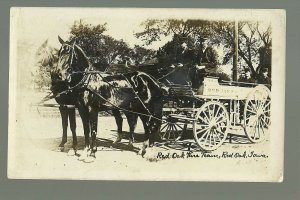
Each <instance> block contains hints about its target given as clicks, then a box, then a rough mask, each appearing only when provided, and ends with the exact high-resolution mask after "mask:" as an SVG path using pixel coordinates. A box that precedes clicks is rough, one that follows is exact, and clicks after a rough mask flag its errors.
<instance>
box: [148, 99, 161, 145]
mask: <svg viewBox="0 0 300 200" xmlns="http://www.w3.org/2000/svg"><path fill="white" fill-rule="evenodd" d="M162 108H163V104H162V103H155V104H153V107H152V109H151V110H152V113H153V115H154V118H151V119H150V121H149V128H150V136H149V147H152V146H154V142H155V141H156V140H159V136H158V134H159V130H160V127H161V123H162V121H161V120H159V119H162Z"/></svg>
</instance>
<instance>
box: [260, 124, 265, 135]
mask: <svg viewBox="0 0 300 200" xmlns="http://www.w3.org/2000/svg"><path fill="white" fill-rule="evenodd" d="M259 124H260V127H261V130H262V133H263V134H264V135H265V128H264V127H263V124H262V122H261V121H260V122H259Z"/></svg>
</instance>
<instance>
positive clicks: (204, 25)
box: [135, 19, 212, 62]
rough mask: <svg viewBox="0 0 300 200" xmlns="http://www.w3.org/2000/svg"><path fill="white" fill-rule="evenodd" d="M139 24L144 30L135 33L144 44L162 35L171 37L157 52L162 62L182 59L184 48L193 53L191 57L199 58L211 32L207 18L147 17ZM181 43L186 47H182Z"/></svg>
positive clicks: (159, 38)
mask: <svg viewBox="0 0 300 200" xmlns="http://www.w3.org/2000/svg"><path fill="white" fill-rule="evenodd" d="M141 26H143V27H144V31H142V32H139V33H136V34H135V35H136V37H137V38H140V39H142V41H144V42H145V43H146V45H150V44H151V43H152V42H154V41H158V40H161V38H162V37H163V36H171V37H172V41H170V42H168V43H167V44H165V45H164V47H162V48H161V49H160V50H159V53H158V54H159V55H162V56H163V58H162V60H164V62H167V60H169V62H172V61H174V62H178V61H181V59H184V58H182V55H181V54H182V51H184V50H187V51H185V53H187V55H189V56H192V55H193V57H194V58H193V59H196V58H195V57H197V58H198V59H200V58H201V57H202V54H203V52H204V42H205V41H206V39H207V37H208V36H209V35H210V34H212V22H211V21H207V20H179V19H166V20H156V19H149V20H146V21H144V22H143V23H142V24H141ZM182 44H185V45H186V47H182ZM172 57H173V58H172ZM199 62H200V60H199Z"/></svg>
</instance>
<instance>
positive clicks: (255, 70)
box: [210, 21, 271, 79]
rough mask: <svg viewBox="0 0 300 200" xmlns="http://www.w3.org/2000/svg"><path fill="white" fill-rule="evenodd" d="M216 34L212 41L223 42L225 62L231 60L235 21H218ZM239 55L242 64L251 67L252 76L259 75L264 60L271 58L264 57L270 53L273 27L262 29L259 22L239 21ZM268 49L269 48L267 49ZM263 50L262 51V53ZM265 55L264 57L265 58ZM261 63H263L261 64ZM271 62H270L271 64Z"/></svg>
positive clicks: (215, 28) (215, 27)
mask: <svg viewBox="0 0 300 200" xmlns="http://www.w3.org/2000/svg"><path fill="white" fill-rule="evenodd" d="M213 29H214V32H215V34H213V35H212V37H211V39H210V43H212V44H215V45H220V44H222V45H223V47H224V51H225V52H226V53H225V56H224V59H223V64H227V63H229V62H230V61H231V58H232V56H233V53H234V52H233V40H234V35H233V34H234V23H233V22H226V21H225V22H216V23H215V24H214V26H213ZM238 32H239V38H238V55H239V62H240V63H241V65H242V66H247V68H249V69H250V71H251V74H252V77H253V78H254V79H257V78H258V77H259V73H260V69H261V68H262V67H263V65H266V64H263V63H264V62H268V61H263V60H268V58H269V60H270V56H269V57H268V56H267V57H268V58H267V57H264V55H266V53H265V52H269V53H270V49H271V27H270V26H268V28H267V29H266V30H262V25H261V23H259V22H249V21H247V22H239V23H238ZM266 49H268V50H266ZM260 52H261V53H260ZM263 57H264V58H263ZM260 63H261V64H260ZM270 64H271V63H270V62H269V65H270Z"/></svg>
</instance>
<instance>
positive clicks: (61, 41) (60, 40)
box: [58, 36, 65, 44]
mask: <svg viewBox="0 0 300 200" xmlns="http://www.w3.org/2000/svg"><path fill="white" fill-rule="evenodd" d="M58 41H59V42H60V43H61V44H64V43H65V41H64V40H63V39H61V37H60V36H58Z"/></svg>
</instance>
